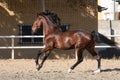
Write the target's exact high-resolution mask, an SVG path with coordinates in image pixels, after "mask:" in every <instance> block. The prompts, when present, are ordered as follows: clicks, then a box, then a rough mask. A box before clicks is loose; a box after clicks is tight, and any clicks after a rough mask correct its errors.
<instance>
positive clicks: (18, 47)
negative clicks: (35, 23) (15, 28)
mask: <svg viewBox="0 0 120 80" xmlns="http://www.w3.org/2000/svg"><path fill="white" fill-rule="evenodd" d="M43 37H44V36H14V35H11V36H0V38H6V39H11V46H0V49H11V58H12V59H14V54H15V49H37V48H44V45H43V46H15V45H14V42H15V38H43Z"/></svg>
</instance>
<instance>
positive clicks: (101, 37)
mask: <svg viewBox="0 0 120 80" xmlns="http://www.w3.org/2000/svg"><path fill="white" fill-rule="evenodd" d="M91 34H92V37H93V39H94V40H95V42H96V43H106V44H108V45H110V46H117V44H118V43H116V42H114V41H112V40H110V39H108V38H107V37H105V36H104V35H102V34H100V33H98V32H96V31H92V32H91Z"/></svg>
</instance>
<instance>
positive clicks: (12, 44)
mask: <svg viewBox="0 0 120 80" xmlns="http://www.w3.org/2000/svg"><path fill="white" fill-rule="evenodd" d="M14 37H15V36H14V35H12V38H11V40H12V43H11V46H12V51H11V58H12V59H14V53H15V51H14Z"/></svg>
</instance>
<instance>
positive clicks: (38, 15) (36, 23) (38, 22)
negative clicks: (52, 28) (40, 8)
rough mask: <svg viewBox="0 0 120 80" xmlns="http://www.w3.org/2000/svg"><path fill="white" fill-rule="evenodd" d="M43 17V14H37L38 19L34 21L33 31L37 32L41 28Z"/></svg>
mask: <svg viewBox="0 0 120 80" xmlns="http://www.w3.org/2000/svg"><path fill="white" fill-rule="evenodd" d="M42 18H43V16H41V14H39V13H38V14H37V18H36V20H35V21H34V23H33V26H32V31H33V32H36V31H37V30H38V29H39V28H41V27H42V24H43V23H42V21H41V19H42Z"/></svg>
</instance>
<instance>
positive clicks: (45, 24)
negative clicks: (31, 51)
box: [32, 13, 116, 73]
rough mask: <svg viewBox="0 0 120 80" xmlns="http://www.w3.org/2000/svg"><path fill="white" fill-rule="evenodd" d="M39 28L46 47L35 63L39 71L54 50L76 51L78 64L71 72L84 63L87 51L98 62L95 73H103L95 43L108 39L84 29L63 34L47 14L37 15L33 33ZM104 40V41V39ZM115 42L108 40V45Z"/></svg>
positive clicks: (71, 68)
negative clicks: (84, 54)
mask: <svg viewBox="0 0 120 80" xmlns="http://www.w3.org/2000/svg"><path fill="white" fill-rule="evenodd" d="M39 28H42V29H43V35H44V45H45V47H44V48H43V49H42V50H41V51H39V52H38V54H37V56H36V59H35V63H36V68H37V70H40V69H41V68H42V66H43V64H44V62H45V61H46V59H47V57H48V56H49V55H50V53H51V51H52V50H53V49H54V48H57V49H63V50H69V49H75V57H76V62H75V63H74V64H73V65H72V66H71V67H70V68H69V69H68V72H71V71H72V70H73V69H75V67H76V66H77V65H78V64H80V63H81V62H82V61H83V51H84V50H85V49H86V50H87V51H88V52H89V53H90V54H91V55H92V56H93V57H95V59H96V60H97V62H98V69H97V70H95V71H94V72H95V73H98V72H101V57H100V55H99V54H98V53H97V52H96V51H95V42H96V41H99V40H103V41H104V42H106V41H107V40H106V37H105V36H102V35H101V34H98V33H97V32H95V31H93V32H89V31H86V30H83V29H80V30H73V31H66V32H62V31H61V29H60V28H59V27H57V25H56V24H54V23H53V22H52V21H51V20H50V19H49V17H48V16H46V15H45V14H42V13H40V14H37V18H36V20H35V21H34V23H33V26H32V31H33V32H36V31H37V30H38V29H39ZM102 38H104V39H105V40H104V39H102ZM111 43H113V44H114V45H116V43H115V42H113V41H110V40H108V43H107V44H111ZM41 54H44V56H43V59H42V62H41V63H40V64H39V60H38V59H39V56H40V55H41Z"/></svg>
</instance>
